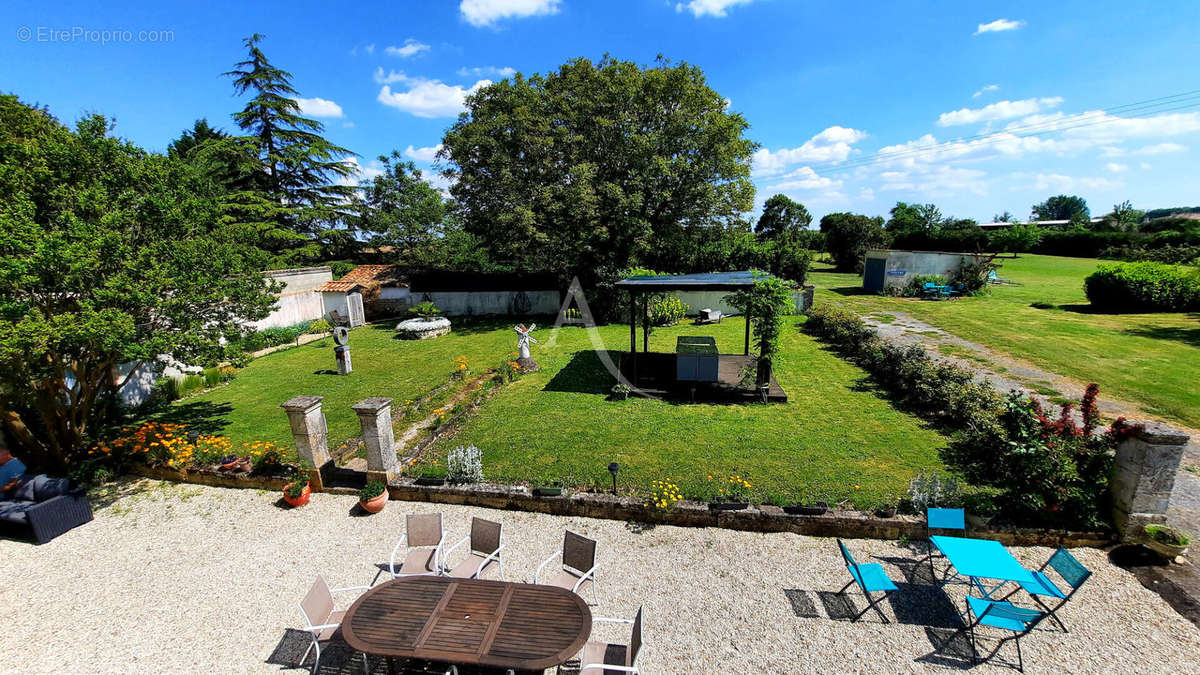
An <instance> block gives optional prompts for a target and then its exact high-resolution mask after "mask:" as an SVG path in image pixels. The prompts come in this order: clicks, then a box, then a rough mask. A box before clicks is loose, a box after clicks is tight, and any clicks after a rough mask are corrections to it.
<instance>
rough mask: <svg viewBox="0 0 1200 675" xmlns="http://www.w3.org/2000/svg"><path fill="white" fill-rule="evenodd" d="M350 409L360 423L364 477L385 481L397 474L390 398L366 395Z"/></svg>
mask: <svg viewBox="0 0 1200 675" xmlns="http://www.w3.org/2000/svg"><path fill="white" fill-rule="evenodd" d="M350 408H351V409H352V410H353V411H354V412H355V413H357V414H358V423H359V424H360V425H362V439H363V444H365V445H366V446H367V480H368V481H372V480H379V481H383V482H384V483H386V482H388V481H389V480H391V479H392V478H395V477H396V440H395V437H394V436H393V435H392V399H390V398H366V399H363V400H361V401H359V402H358V403H355V404H354V405H352V406H350Z"/></svg>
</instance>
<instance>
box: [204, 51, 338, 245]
mask: <svg viewBox="0 0 1200 675" xmlns="http://www.w3.org/2000/svg"><path fill="white" fill-rule="evenodd" d="M262 40H263V36H262V35H259V34H257V33H255V34H254V35H251V36H250V37H248V38H246V39H245V40H244V41H243V43H244V44H245V46H246V50H247V56H246V59H245V60H243V61H240V62H238V63H237V64H236V65H235V66H234V69H233V70H231V71H229V72H227V73H225V74H226V75H228V76H230V77H232V78H233V88H234V91H235V92H236V93H237V94H238V95H243V94H246V93H250V94H251V98H250V100H249V101H247V102H246V107H245V108H243V109H242V110H241V111H239V112H237V113H234V115H233V119H234V121H235V122H237V125H238V127H240V128H241V129H242V131H243V132H245V135H244V136H241V137H234V138H232V139H230V140H231V142H232V143H233V144H236V145H237V146H238V147H242V148H244V147H246V146H248V147H249V148H250V149H251V151H252V152H253V153H254V155H255V157H257V159H258V161H259V163H260V164H261V166H262V170H263V173H264V174H265V180H264V183H265V185H264V186H263V188H264V191H265V193H266V194H267V196H268V197H269V199H270V201H271V202H272V203H273V204H274V205H278V207H277V208H275V209H274V210H273V212H267V213H264V212H263V210H262V205H261V204H252V205H251V208H252V209H253V213H254V214H255V215H256V216H258V219H259V220H260V221H261V220H263V217H264V216H265V217H266V218H265V219H266V220H274V221H275V222H277V223H279V224H280V225H281V227H280V228H277V229H271V230H267V231H268V232H269V233H270V234H271V235H272V237H273V238H274V239H275V241H273V242H271V244H272V247H273V248H275V249H276V250H283V249H288V248H296V247H299V246H302V245H304V244H305V243H306V242H307V241H310V240H311V239H312V238H313V237H319V236H320V235H321V234H322V233H323V231H324V230H326V229H329V228H330V227H332V226H333V225H334V224H336V223H338V222H340V221H341V220H342V219H344V218H345V217H346V215H347V212H346V205H347V203H348V200H349V198H350V197H351V195H353V194H354V187H353V186H351V185H345V184H343V183H339V182H338V180H339V179H342V178H346V177H348V176H351V175H353V174H354V173H355V168H354V166H353V164H351V163H350V162H348V161H346V160H347V158H348V157H349V156H350V155H352V154H353V153H351V152H350V151H349V150H347V149H346V148H343V147H341V146H338V145H336V144H334V143H331V142H330V141H328V140H326V139H325V137H323V136H322V135H321V133H322V132H323V131H324V129H325V127H324V125H323V124H321V123H320V122H318V121H317V120H314V119H311V118H308V117H304V116H303V115H302V114H301V110H300V104H299V103H298V102H297V100H296V99H297V97H299V95H300V93H299V92H298V91H297V90H296V89H295V88H294V87H293V86H292V74H291V73H289V72H288V71H286V70H283V69H281V68H279V67H277V66H275V65H274V64H272V63H271V62H270V60H269V59H268V58H267V56H266V54H264V53H263V51H262V49H261V47H260V46H259V45H260V43H261V42H262ZM224 149H225V150H229V148H228V147H225V148H224ZM243 197H245V196H244V195H243ZM289 233H290V234H289Z"/></svg>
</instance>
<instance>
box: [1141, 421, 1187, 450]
mask: <svg viewBox="0 0 1200 675" xmlns="http://www.w3.org/2000/svg"><path fill="white" fill-rule="evenodd" d="M1129 424H1138V425H1141V427H1142V428H1141V429H1140V430H1138V431H1136V432H1134V435H1135V436H1137V437H1138V438H1140V439H1142V440H1143V441H1146V442H1147V443H1156V444H1159V443H1160V444H1164V445H1167V444H1179V445H1183V444H1184V443H1187V442H1188V440H1189V439H1190V438H1191V437H1190V436H1188V435H1187V434H1185V433H1183V432H1182V431H1180V430H1179V429H1176V428H1175V427H1173V426H1171V425H1170V424H1164V423H1162V422H1154V421H1150V420H1137V421H1134V420H1129Z"/></svg>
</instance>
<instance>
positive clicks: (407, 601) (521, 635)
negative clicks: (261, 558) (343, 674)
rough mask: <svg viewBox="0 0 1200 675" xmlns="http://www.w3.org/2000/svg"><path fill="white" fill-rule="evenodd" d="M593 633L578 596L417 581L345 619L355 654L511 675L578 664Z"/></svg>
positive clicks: (387, 588) (546, 589)
mask: <svg viewBox="0 0 1200 675" xmlns="http://www.w3.org/2000/svg"><path fill="white" fill-rule="evenodd" d="M591 632H592V613H591V610H589V609H588V606H587V603H585V602H584V601H583V598H580V597H579V596H578V595H576V594H574V593H572V592H570V591H567V590H565V589H562V588H558V587H555V586H541V585H534V584H515V583H509V582H505V581H489V580H486V579H451V578H449V577H435V576H414V577H404V578H401V579H393V580H392V581H388V582H385V583H382V584H380V585H378V586H376V587H374V588H372V589H371V590H369V591H367V592H366V593H364V594H363V595H362V596H361V597H359V599H358V600H356V601H355V602H354V604H353V605H351V606H350V609H349V610H347V612H346V615H345V617H344V618H343V619H342V635H343V636H344V637H345V640H346V643H347V644H348V645H350V647H351V648H352V649H356V650H358V651H360V652H364V653H366V654H372V655H375V656H385V657H387V658H388V664H389V666H391V664H392V660H393V659H395V658H397V657H401V658H416V659H424V660H428V661H439V662H443V663H454V664H470V665H480V666H487V667H494V668H503V669H512V670H518V671H519V670H537V671H540V670H543V669H546V668H552V667H554V666H557V665H559V664H562V663H564V662H565V661H567V660H568V659H570V658H571V657H573V656H574V655H575V654H576V653H577V652H578V651H579V650H580V648H582V647H583V645H584V643H585V642H587V639H588V636H589V635H590V634H591Z"/></svg>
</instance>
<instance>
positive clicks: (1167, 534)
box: [1145, 525, 1192, 546]
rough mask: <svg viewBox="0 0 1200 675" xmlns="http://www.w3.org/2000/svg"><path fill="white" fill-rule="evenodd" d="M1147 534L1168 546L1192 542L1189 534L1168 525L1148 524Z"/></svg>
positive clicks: (1184, 544) (1185, 544)
mask: <svg viewBox="0 0 1200 675" xmlns="http://www.w3.org/2000/svg"><path fill="white" fill-rule="evenodd" d="M1145 529H1146V534H1147V535H1149V537H1150V538H1151V539H1153V540H1154V541H1157V542H1159V543H1161V544H1166V545H1167V546H1187V545H1188V544H1191V543H1192V539H1191V537H1189V536H1188V535H1187V534H1185V533H1183V532H1181V531H1180V530H1177V529H1175V528H1173V527H1168V526H1166V525H1147V526H1146V528H1145Z"/></svg>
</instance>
